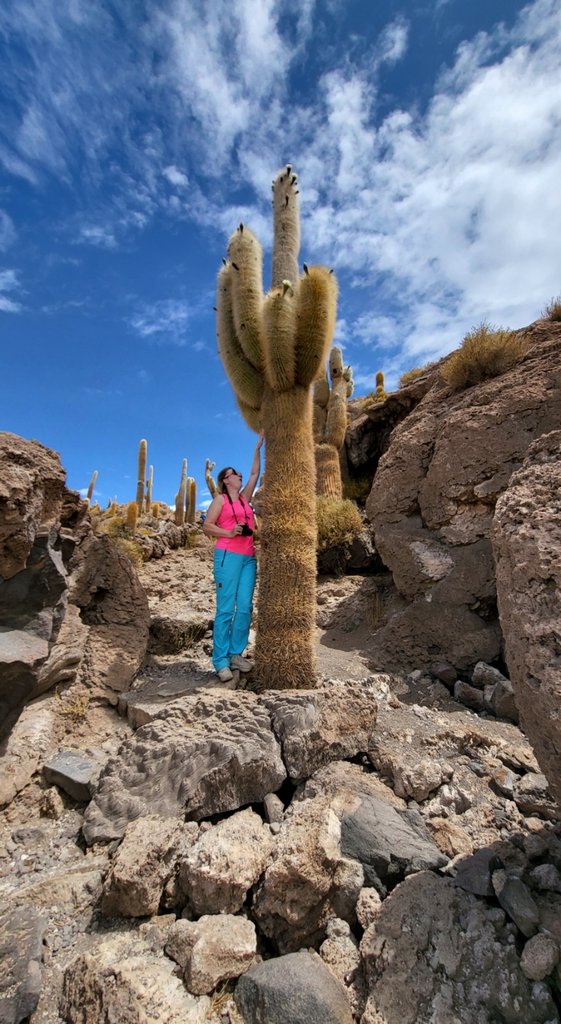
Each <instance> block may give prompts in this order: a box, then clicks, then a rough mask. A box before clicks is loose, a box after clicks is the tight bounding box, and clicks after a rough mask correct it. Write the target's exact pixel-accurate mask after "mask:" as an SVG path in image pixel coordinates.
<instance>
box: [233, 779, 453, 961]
mask: <svg viewBox="0 0 561 1024" xmlns="http://www.w3.org/2000/svg"><path fill="white" fill-rule="evenodd" d="M447 860H448V858H447V857H445V856H443V855H442V854H441V853H440V851H439V850H438V849H437V848H436V846H435V845H434V843H433V842H432V840H431V839H430V838H429V836H428V834H427V833H426V831H425V828H424V825H423V822H422V819H421V817H420V815H419V814H415V813H414V812H411V811H408V809H407V807H406V805H405V804H404V802H403V801H401V800H398V798H397V797H395V796H394V794H393V793H392V792H391V790H389V789H388V788H387V787H385V786H384V785H383V784H382V783H380V782H379V781H378V780H377V779H376V777H375V776H373V775H371V774H369V773H367V772H365V771H363V770H361V769H360V768H359V767H358V766H356V765H349V764H348V763H347V762H334V763H333V764H331V765H328V766H327V767H326V768H322V769H320V770H319V771H318V772H316V773H315V775H314V776H312V778H311V779H310V780H309V781H308V782H307V783H306V785H305V786H304V787H303V790H302V792H301V799H299V800H294V801H293V802H292V804H291V806H290V808H289V810H288V811H287V813H286V815H285V818H284V820H283V822H282V825H281V828H280V833H279V836H278V843H277V846H276V849H275V852H274V855H273V860H272V862H271V863H270V865H269V867H268V868H267V870H266V872H265V875H264V877H263V881H262V882H261V884H260V886H259V888H258V890H257V894H256V897H255V899H254V904H253V909H254V916H255V919H256V920H257V922H258V924H259V927H260V928H261V931H262V932H263V933H264V934H265V935H266V936H267V937H268V938H269V939H270V940H271V941H272V942H273V943H274V944H275V946H276V947H277V948H278V949H279V951H280V952H281V953H288V952H293V951H294V950H297V949H300V948H301V947H302V946H309V945H317V944H318V943H319V942H320V941H321V940H323V939H324V938H325V934H326V926H327V923H328V922H329V920H330V919H331V918H333V917H340V918H342V919H343V920H345V921H348V922H349V923H353V922H354V921H355V917H356V914H355V908H356V902H357V899H358V896H359V893H360V890H361V889H362V888H363V887H364V886H365V885H369V886H375V887H376V888H378V890H379V891H380V892H381V893H383V894H385V893H386V891H387V888H388V887H389V886H392V885H395V884H396V883H397V882H398V881H399V880H400V879H401V878H403V877H404V876H405V875H406V874H408V873H409V872H410V871H418V870H420V869H421V868H429V867H431V868H436V867H439V866H442V865H444V864H445V863H446V862H447Z"/></svg>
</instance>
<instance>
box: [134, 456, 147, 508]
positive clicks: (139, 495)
mask: <svg viewBox="0 0 561 1024" xmlns="http://www.w3.org/2000/svg"><path fill="white" fill-rule="evenodd" d="M147 457H148V441H144V440H142V441H141V442H140V444H139V446H138V476H137V483H136V504H137V507H138V512H139V514H141V513H142V510H143V505H144V482H145V479H146V460H147Z"/></svg>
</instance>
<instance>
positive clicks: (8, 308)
mask: <svg viewBox="0 0 561 1024" xmlns="http://www.w3.org/2000/svg"><path fill="white" fill-rule="evenodd" d="M19 288H20V283H19V280H18V273H17V270H0V312H1V313H21V311H22V309H23V306H22V304H21V302H18V301H17V300H16V299H12V298H10V296H9V295H7V294H6V293H7V292H14V291H18V290H19Z"/></svg>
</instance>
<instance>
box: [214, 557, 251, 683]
mask: <svg viewBox="0 0 561 1024" xmlns="http://www.w3.org/2000/svg"><path fill="white" fill-rule="evenodd" d="M256 573H257V563H256V561H255V555H238V554H235V553H234V552H233V551H225V550H223V549H222V548H215V549H214V583H215V586H216V615H215V616H214V630H213V649H212V663H213V665H214V667H215V669H216V671H217V672H219V671H220V669H221V668H226V667H227V666H229V664H230V658H231V657H232V656H233V655H234V654H243V652H244V651H245V649H246V647H247V641H248V638H249V627H250V624H251V613H252V611H253V603H252V602H253V591H254V589H255V577H256Z"/></svg>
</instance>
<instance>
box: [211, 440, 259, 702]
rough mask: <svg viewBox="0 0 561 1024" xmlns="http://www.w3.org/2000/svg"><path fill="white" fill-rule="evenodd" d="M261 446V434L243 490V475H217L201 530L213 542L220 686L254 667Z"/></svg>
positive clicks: (229, 469) (215, 647)
mask: <svg viewBox="0 0 561 1024" xmlns="http://www.w3.org/2000/svg"><path fill="white" fill-rule="evenodd" d="M262 444H263V434H260V435H259V440H258V442H257V445H256V447H255V454H254V456H253V463H252V466H251V472H250V474H249V480H248V481H247V483H246V485H245V487H244V488H242V475H241V473H238V472H237V471H236V470H235V469H232V467H231V466H226V468H225V469H221V470H220V472H219V474H218V476H217V478H216V486H217V490H218V494H217V495H216V497H215V498H213V500H212V502H211V504H210V506H209V510H208V512H207V514H206V519H205V521H204V525H203V532H204V533H206V535H207V537H215V538H216V544H215V547H214V582H215V586H216V615H215V617H214V632H213V650H212V663H213V665H214V667H215V669H216V671H217V673H218V678H219V679H220V680H221V681H222V682H223V683H227V682H228V680H230V679H233V678H234V677H233V673H232V669H238V671H239V672H249V671H250V670H251V668H252V667H253V666H252V663H251V662H250V661H248V659H247V658H244V657H243V652H244V650H245V648H246V646H247V641H248V637H249V627H250V623H251V612H252V607H253V606H252V601H253V591H254V589H255V576H256V569H257V566H256V561H255V544H254V541H253V509H252V508H251V505H250V504H249V500H250V498H251V496H252V494H253V492H254V490H255V485H256V483H257V480H258V479H259V472H260V468H261V446H262Z"/></svg>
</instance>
